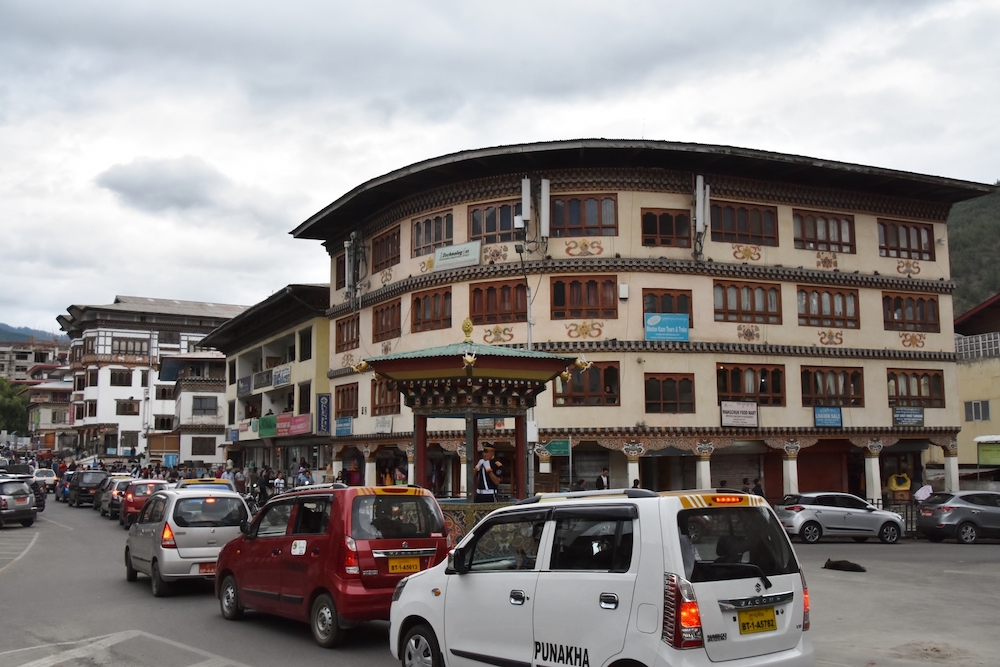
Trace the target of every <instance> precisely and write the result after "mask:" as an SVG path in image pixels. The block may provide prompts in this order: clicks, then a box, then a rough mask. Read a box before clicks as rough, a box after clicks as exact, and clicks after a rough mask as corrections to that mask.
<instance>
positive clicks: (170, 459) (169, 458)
mask: <svg viewBox="0 0 1000 667" xmlns="http://www.w3.org/2000/svg"><path fill="white" fill-rule="evenodd" d="M163 465H165V466H167V467H168V468H176V467H177V454H164V455H163Z"/></svg>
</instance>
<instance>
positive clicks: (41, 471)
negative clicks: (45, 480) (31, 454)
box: [35, 468, 56, 477]
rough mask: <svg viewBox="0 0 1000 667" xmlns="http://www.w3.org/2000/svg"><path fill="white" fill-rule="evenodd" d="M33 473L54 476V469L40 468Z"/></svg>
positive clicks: (41, 475)
mask: <svg viewBox="0 0 1000 667" xmlns="http://www.w3.org/2000/svg"><path fill="white" fill-rule="evenodd" d="M35 474H36V475H39V476H40V477H55V476H56V472H55V470H50V469H48V468H41V469H39V470H36V471H35Z"/></svg>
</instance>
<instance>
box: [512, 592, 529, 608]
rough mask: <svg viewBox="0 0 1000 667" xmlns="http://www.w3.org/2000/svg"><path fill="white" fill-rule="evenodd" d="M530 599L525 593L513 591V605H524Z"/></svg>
mask: <svg viewBox="0 0 1000 667" xmlns="http://www.w3.org/2000/svg"><path fill="white" fill-rule="evenodd" d="M527 599H528V596H526V595H525V594H524V591H511V592H510V603H511V604H518V605H520V604H524V601H525V600H527Z"/></svg>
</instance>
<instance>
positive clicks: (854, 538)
mask: <svg viewBox="0 0 1000 667" xmlns="http://www.w3.org/2000/svg"><path fill="white" fill-rule="evenodd" d="M851 539H852V540H854V541H855V542H867V541H868V538H867V537H865V536H864V535H858V536H857V537H852V538H851Z"/></svg>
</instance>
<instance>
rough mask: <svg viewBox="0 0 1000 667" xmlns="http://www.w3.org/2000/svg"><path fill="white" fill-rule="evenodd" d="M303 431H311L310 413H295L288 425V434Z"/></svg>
mask: <svg viewBox="0 0 1000 667" xmlns="http://www.w3.org/2000/svg"><path fill="white" fill-rule="evenodd" d="M303 433H312V415H311V414H309V413H306V414H304V415H295V416H294V417H292V419H291V422H290V423H289V425H288V435H302V434H303Z"/></svg>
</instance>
